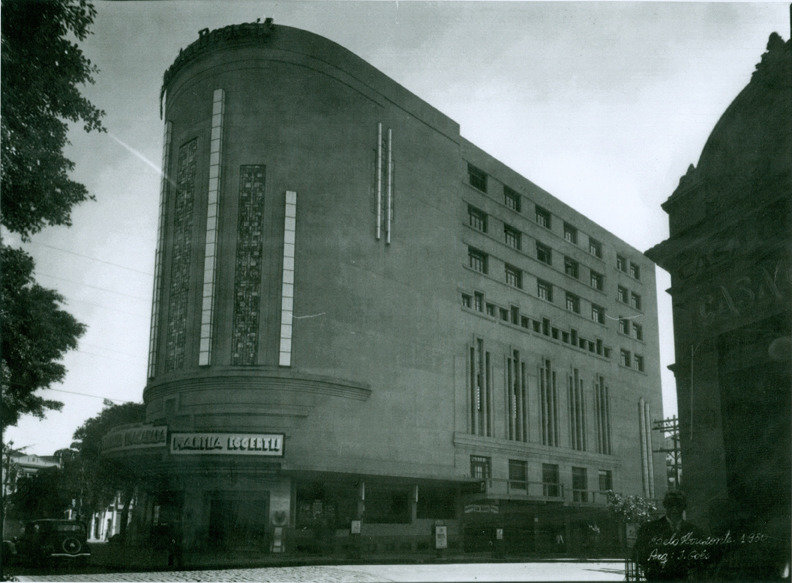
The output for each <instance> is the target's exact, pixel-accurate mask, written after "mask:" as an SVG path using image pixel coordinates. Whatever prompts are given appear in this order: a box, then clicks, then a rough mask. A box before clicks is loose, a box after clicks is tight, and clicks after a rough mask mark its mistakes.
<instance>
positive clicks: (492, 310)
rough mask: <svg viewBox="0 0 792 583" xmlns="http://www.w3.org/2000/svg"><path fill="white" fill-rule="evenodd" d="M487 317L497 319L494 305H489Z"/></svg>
mask: <svg viewBox="0 0 792 583" xmlns="http://www.w3.org/2000/svg"><path fill="white" fill-rule="evenodd" d="M487 315H488V316H492V317H493V318H494V317H495V306H494V305H493V304H487Z"/></svg>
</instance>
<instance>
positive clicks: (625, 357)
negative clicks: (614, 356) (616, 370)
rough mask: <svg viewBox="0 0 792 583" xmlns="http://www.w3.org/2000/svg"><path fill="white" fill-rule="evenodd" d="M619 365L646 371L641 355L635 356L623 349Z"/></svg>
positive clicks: (620, 353) (620, 352)
mask: <svg viewBox="0 0 792 583" xmlns="http://www.w3.org/2000/svg"><path fill="white" fill-rule="evenodd" d="M619 363H620V364H621V365H622V366H626V367H628V368H635V369H636V370H638V371H641V372H643V371H644V357H643V356H642V355H640V354H633V353H631V352H630V351H629V350H625V349H623V348H622V349H621V350H620V351H619Z"/></svg>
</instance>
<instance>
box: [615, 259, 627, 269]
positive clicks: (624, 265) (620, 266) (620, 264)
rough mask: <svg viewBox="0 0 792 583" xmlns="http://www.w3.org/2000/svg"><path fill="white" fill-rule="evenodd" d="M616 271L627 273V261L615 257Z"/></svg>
mask: <svg viewBox="0 0 792 583" xmlns="http://www.w3.org/2000/svg"><path fill="white" fill-rule="evenodd" d="M616 269H618V270H619V271H623V272H624V273H627V260H626V259H625V258H624V257H622V256H621V255H616Z"/></svg>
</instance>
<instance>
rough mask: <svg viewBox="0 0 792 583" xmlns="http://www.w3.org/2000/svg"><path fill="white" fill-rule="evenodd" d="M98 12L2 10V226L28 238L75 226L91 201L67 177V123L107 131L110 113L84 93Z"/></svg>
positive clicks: (76, 5) (75, 4) (62, 3)
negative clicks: (77, 212) (86, 45)
mask: <svg viewBox="0 0 792 583" xmlns="http://www.w3.org/2000/svg"><path fill="white" fill-rule="evenodd" d="M95 14H96V10H95V9H94V8H93V6H92V5H91V4H90V3H89V2H88V1H87V0H41V1H36V2H33V1H22V0H20V1H12V2H3V3H2V69H3V83H2V111H3V115H2V118H1V119H0V125H1V126H2V136H1V137H0V149H1V150H2V165H1V166H0V171H1V172H2V175H1V176H0V179H1V180H2V184H3V215H2V222H3V225H4V226H5V227H6V228H8V229H9V230H10V231H13V232H16V233H19V234H20V235H21V236H22V237H23V239H27V238H28V237H29V236H30V235H31V234H33V233H36V232H38V231H40V230H41V229H42V228H43V227H44V226H46V225H70V224H71V208H72V206H74V205H75V204H77V203H79V202H82V201H84V200H87V199H91V198H92V196H91V195H90V194H89V193H88V190H87V189H86V188H85V186H84V185H82V184H80V183H78V182H74V181H73V180H71V179H70V178H69V172H70V171H71V170H72V169H73V168H74V163H73V162H72V161H71V160H68V159H67V158H65V157H64V155H63V148H64V146H65V145H66V144H67V143H68V140H67V133H68V125H67V121H72V122H82V123H83V128H84V129H85V130H86V131H91V130H99V131H103V129H104V128H103V126H102V122H101V118H102V116H103V115H104V112H103V111H101V110H99V109H97V108H96V107H95V106H94V105H93V104H92V103H91V102H90V101H88V99H86V98H85V97H84V96H83V95H81V93H80V86H81V85H83V84H85V83H93V75H94V73H96V67H95V66H94V65H93V64H92V63H91V61H90V60H89V59H88V58H86V57H85V55H84V54H83V52H82V50H80V47H79V46H78V45H77V43H76V42H75V41H74V40H73V39H76V40H84V39H85V37H86V36H87V35H88V32H89V27H90V25H91V23H92V22H93V19H94V16H95Z"/></svg>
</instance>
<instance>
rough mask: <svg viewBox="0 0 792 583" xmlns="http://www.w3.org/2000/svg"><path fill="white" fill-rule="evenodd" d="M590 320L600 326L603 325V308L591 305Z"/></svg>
mask: <svg viewBox="0 0 792 583" xmlns="http://www.w3.org/2000/svg"><path fill="white" fill-rule="evenodd" d="M591 319H592V320H594V321H595V322H598V323H600V324H604V323H605V308H603V307H602V306H598V305H596V304H591Z"/></svg>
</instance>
